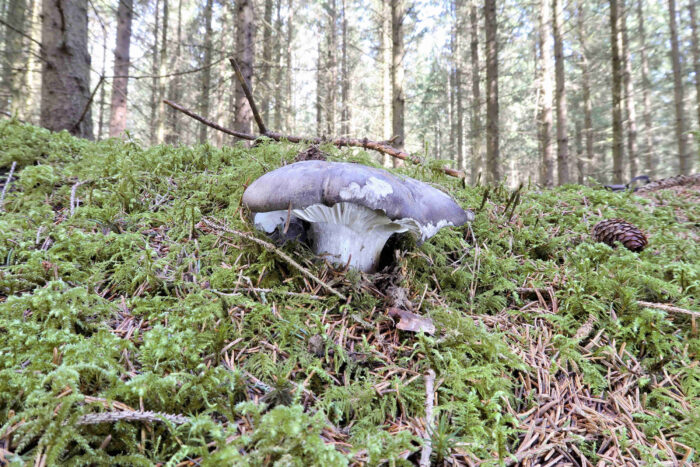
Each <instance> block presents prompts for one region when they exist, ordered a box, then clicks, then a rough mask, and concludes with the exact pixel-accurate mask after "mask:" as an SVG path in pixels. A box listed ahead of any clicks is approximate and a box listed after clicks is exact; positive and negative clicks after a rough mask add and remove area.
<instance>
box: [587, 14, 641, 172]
mask: <svg viewBox="0 0 700 467" xmlns="http://www.w3.org/2000/svg"><path fill="white" fill-rule="evenodd" d="M640 1H641V0H640ZM577 11H578V15H577V16H578V18H577V31H578V39H579V43H580V46H581V61H580V64H581V94H582V96H581V97H582V99H583V138H584V140H585V146H586V150H585V156H584V161H583V162H584V163H583V168H582V172H583V176H584V177H585V175H586V174H587V173H589V172H590V168H591V167H592V166H594V164H595V156H594V154H593V105H592V103H591V77H590V71H589V66H588V48H587V45H586V44H587V41H586V37H587V36H586V33H585V29H584V23H585V21H584V9H583V0H578V5H577Z"/></svg>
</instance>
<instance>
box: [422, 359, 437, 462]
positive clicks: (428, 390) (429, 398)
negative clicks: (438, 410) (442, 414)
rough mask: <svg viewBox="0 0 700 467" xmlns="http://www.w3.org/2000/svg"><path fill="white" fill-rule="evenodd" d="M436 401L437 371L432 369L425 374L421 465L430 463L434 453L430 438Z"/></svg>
mask: <svg viewBox="0 0 700 467" xmlns="http://www.w3.org/2000/svg"><path fill="white" fill-rule="evenodd" d="M434 403H435V372H434V371H433V370H432V369H430V370H428V372H427V373H426V374H425V436H424V438H423V439H425V443H424V444H423V448H422V449H421V451H420V466H421V467H428V466H429V465H430V455H431V454H432V453H433V444H432V442H431V440H430V432H431V431H432V430H433V404H434Z"/></svg>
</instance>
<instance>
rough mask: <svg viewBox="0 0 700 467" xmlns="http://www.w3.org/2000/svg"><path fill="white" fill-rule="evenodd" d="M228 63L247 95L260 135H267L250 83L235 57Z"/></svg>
mask: <svg viewBox="0 0 700 467" xmlns="http://www.w3.org/2000/svg"><path fill="white" fill-rule="evenodd" d="M228 61H229V63H231V66H232V67H233V71H235V72H236V78H238V82H239V83H240V84H241V88H243V93H244V94H245V97H246V99H248V103H249V104H250V110H252V111H253V117H255V122H256V123H257V124H258V129H259V130H260V133H262V134H263V135H265V134H267V128H265V123H264V122H263V119H262V117H261V116H260V112H258V107H257V106H256V105H255V100H254V99H253V92H252V91H251V90H250V85H248V82H247V81H246V80H245V77H244V76H243V73H242V72H241V67H239V66H238V62H237V61H236V59H235V58H233V57H230V58H229V59H228Z"/></svg>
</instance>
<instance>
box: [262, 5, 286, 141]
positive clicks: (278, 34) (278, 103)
mask: <svg viewBox="0 0 700 467" xmlns="http://www.w3.org/2000/svg"><path fill="white" fill-rule="evenodd" d="M281 8H282V0H277V19H276V21H275V70H274V72H275V121H274V128H275V129H276V130H280V129H281V128H282V113H283V112H284V105H283V103H282V76H283V74H284V70H282V12H281ZM270 74H272V73H270ZM264 121H267V120H264Z"/></svg>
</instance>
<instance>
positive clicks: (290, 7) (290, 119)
mask: <svg viewBox="0 0 700 467" xmlns="http://www.w3.org/2000/svg"><path fill="white" fill-rule="evenodd" d="M280 1H281V0H280ZM293 40H294V0H289V1H288V3H287V58H286V65H287V80H286V83H287V107H286V109H285V110H286V111H285V113H284V128H285V130H287V131H288V132H290V133H293V132H294V100H293V95H292V88H293V85H294V69H293V62H292V47H293Z"/></svg>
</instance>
